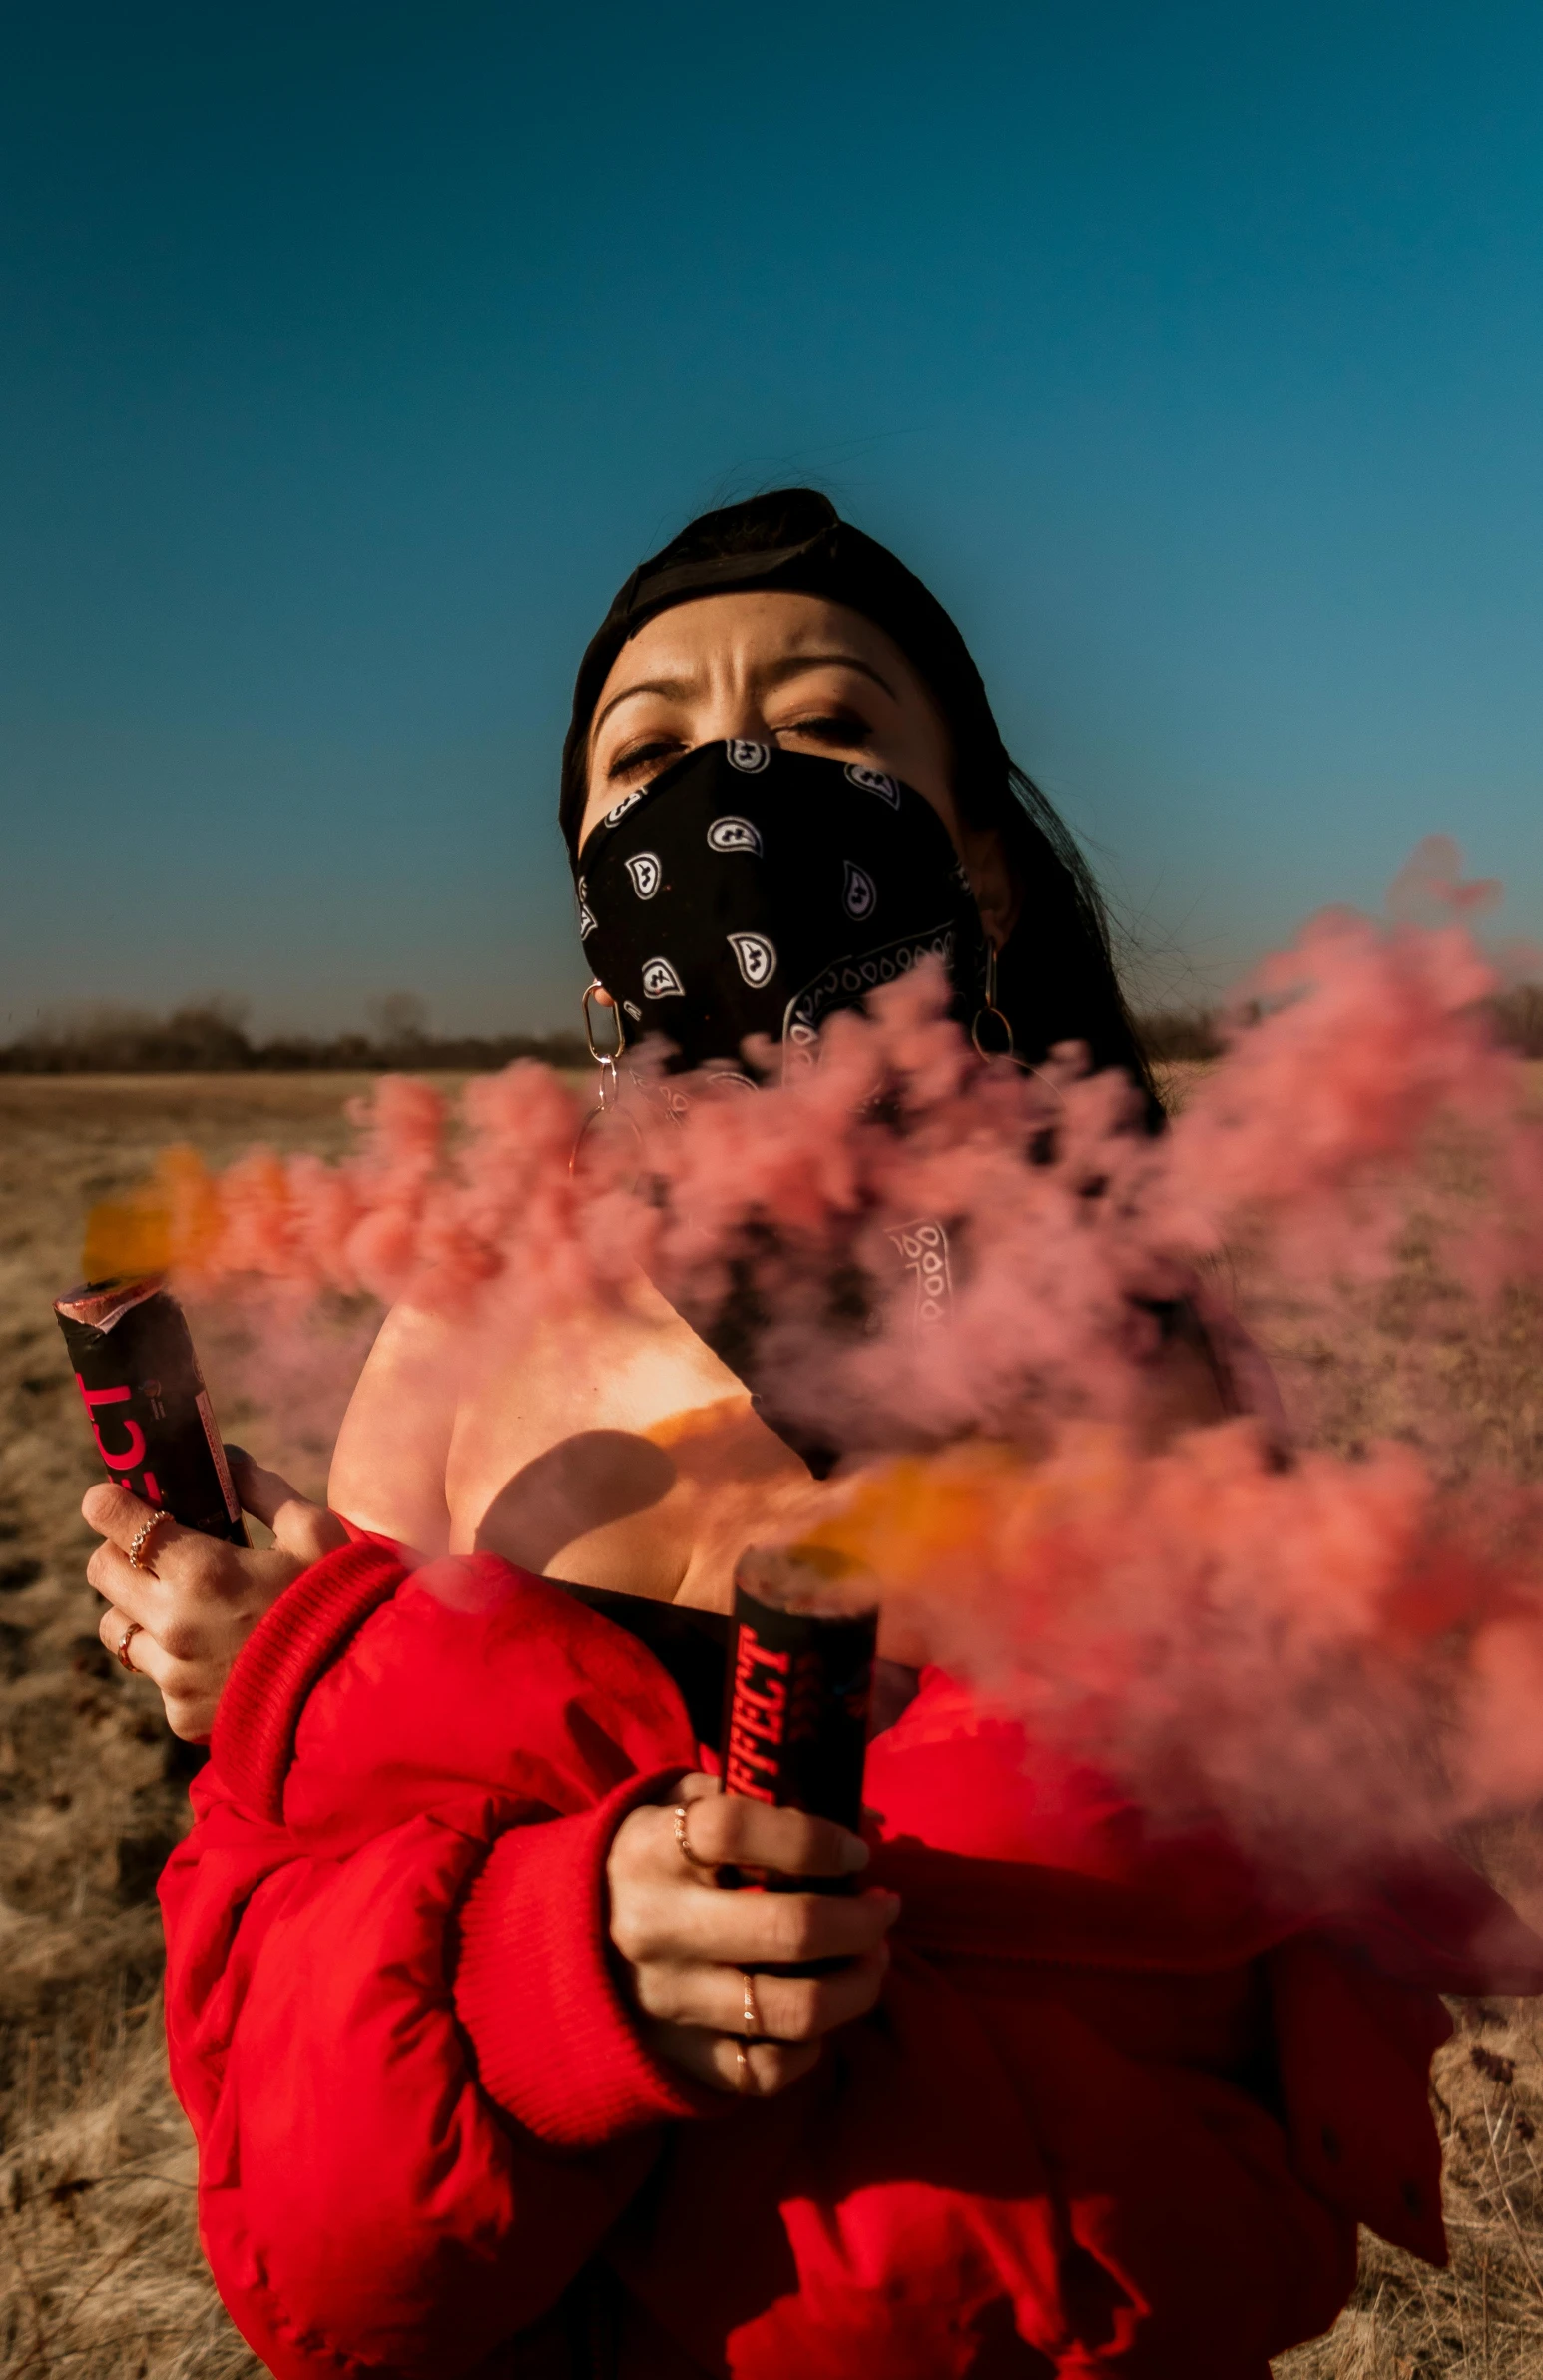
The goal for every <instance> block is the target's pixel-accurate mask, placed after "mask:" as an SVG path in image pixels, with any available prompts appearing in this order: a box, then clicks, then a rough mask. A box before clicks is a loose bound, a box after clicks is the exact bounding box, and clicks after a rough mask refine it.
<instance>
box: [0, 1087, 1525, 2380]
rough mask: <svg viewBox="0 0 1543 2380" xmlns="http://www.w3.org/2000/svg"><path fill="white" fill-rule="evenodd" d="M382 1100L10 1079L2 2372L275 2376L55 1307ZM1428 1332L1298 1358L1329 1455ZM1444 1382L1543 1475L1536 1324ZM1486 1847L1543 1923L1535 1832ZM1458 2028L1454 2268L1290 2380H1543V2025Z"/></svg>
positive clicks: (1363, 1323) (1376, 1323)
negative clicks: (191, 2001) (222, 2164)
mask: <svg viewBox="0 0 1543 2380" xmlns="http://www.w3.org/2000/svg"><path fill="white" fill-rule="evenodd" d="M361 1087H362V1082H361V1081H349V1080H347V1079H346V1078H340V1077H338V1076H335V1075H334V1076H318V1075H302V1076H292V1077H283V1076H274V1075H245V1076H234V1077H232V1076H226V1077H219V1076H216V1077H205V1078H199V1077H194V1076H188V1075H181V1076H176V1077H162V1078H149V1077H145V1076H139V1077H105V1078H101V1079H98V1080H93V1079H91V1078H83V1077H79V1076H76V1077H69V1078H63V1079H59V1078H55V1079H49V1078H38V1077H27V1076H12V1077H10V1078H8V1079H7V1078H0V1410H3V1411H4V1412H5V1414H6V1417H7V1423H6V1429H5V1432H4V1437H3V1442H0V1800H3V1802H4V1805H5V1818H6V1824H5V1827H4V1830H3V1833H0V2380H23V2375H25V2380H252V2376H254V2375H257V2373H258V2372H259V2369H260V2367H259V2366H258V2365H257V2363H256V2362H255V2361H254V2359H253V2358H252V2357H251V2356H250V2355H249V2354H248V2353H247V2351H246V2350H245V2348H244V2347H243V2345H242V2342H241V2340H240V2339H239V2338H238V2337H237V2336H236V2334H235V2332H234V2331H233V2329H232V2328H231V2325H230V2324H229V2322H228V2321H227V2320H226V2318H225V2315H224V2314H223V2312H222V2310H221V2308H220V2306H219V2304H218V2302H217V2301H216V2299H215V2297H214V2294H213V2292H212V2290H211V2288H210V2286H209V2282H208V2279H207V2277H206V2275H205V2272H204V2268H203V2264H202V2261H201V2259H200V2256H199V2252H198V2244H197V2239H196V2236H195V2230H194V2218H193V2155H192V2148H191V2143H190V2141H189V2138H188V2134H187V2130H186V2126H185V2125H184V2123H183V2120H182V2117H181V2114H180V2112H179V2111H178V2109H177V2107H176V2104H175V2102H174V2101H173V2099H172V2097H171V2093H170V2090H169V2088H168V2086H167V2082H166V2078H165V2066H164V2059H163V2055H162V2050H161V2036H160V2011H159V2001H158V1979H159V1974H160V1964H161V1947H160V1929H159V1924H158V1921H157V1914H156V1909H155V1904H154V1899H153V1885H154V1877H155V1873H156V1871H157V1868H158V1867H159V1865H160V1862H161V1860H162V1858H163V1857H164V1855H165V1852H166V1849H167V1847H168V1845H169V1844H170V1842H171V1841H172V1840H173V1839H174V1838H175V1836H176V1835H177V1834H178V1833H179V1832H180V1831H181V1829H182V1827H183V1825H184V1824H185V1811H186V1773H187V1760H186V1756H185V1755H184V1754H183V1752H182V1751H181V1749H180V1748H179V1747H178V1746H177V1745H176V1744H175V1743H174V1742H173V1740H172V1739H171V1738H170V1737H169V1736H168V1735H167V1733H166V1731H165V1729H164V1727H163V1726H162V1724H161V1720H160V1709H159V1703H158V1701H157V1698H156V1696H155V1695H154V1693H153V1692H152V1690H151V1689H150V1688H148V1687H146V1686H144V1685H137V1684H135V1683H134V1681H132V1680H131V1679H129V1678H127V1677H126V1676H124V1675H123V1674H122V1673H121V1672H120V1671H119V1670H118V1669H117V1668H116V1666H115V1665H114V1664H113V1663H112V1662H111V1661H109V1660H108V1658H107V1657H106V1655H105V1654H104V1653H103V1651H102V1648H101V1646H100V1644H99V1642H98V1640H97V1635H96V1618H97V1613H98V1611H99V1609H100V1605H99V1604H98V1601H97V1598H96V1597H95V1596H94V1595H93V1594H92V1592H91V1590H90V1589H89V1588H88V1587H87V1586H86V1585H85V1583H84V1579H83V1569H84V1562H85V1556H86V1553H87V1551H88V1550H89V1547H90V1544H91V1542H92V1540H91V1538H90V1537H89V1534H88V1532H87V1531H86V1529H85V1528H84V1526H83V1524H82V1523H81V1522H80V1521H79V1519H78V1518H77V1517H76V1506H77V1504H78V1502H79V1498H80V1494H81V1492H82V1490H83V1489H84V1488H85V1487H87V1486H88V1485H89V1483H90V1481H91V1480H92V1478H93V1477H94V1476H95V1473H94V1467H93V1465H92V1464H91V1462H90V1461H89V1460H88V1453H87V1446H86V1443H85V1435H84V1430H83V1428H82V1425H81V1418H80V1414H79V1410H78V1407H77V1405H76V1402H75V1398H74V1392H73V1389H72V1386H71V1383H70V1379H69V1375H68V1372H67V1371H66V1368H65V1365H64V1361H63V1351H62V1347H61V1344H60V1342H59V1339H58V1335H57V1332H56V1330H55V1328H54V1324H53V1320H52V1317H51V1315H50V1313H49V1300H50V1298H51V1297H52V1296H53V1295H55V1294H56V1293H57V1291H58V1290H59V1288H60V1287H61V1286H63V1285H64V1284H66V1283H68V1282H69V1281H70V1280H71V1279H73V1278H74V1275H75V1270H76V1259H77V1251H78V1246H79V1237H80V1228H81V1222H82V1219H83V1216H84V1212H85V1209H86V1207H87V1206H88V1205H89V1204H90V1203H91V1202H92V1201H93V1200H94V1199H97V1198H101V1197H105V1196H110V1195H113V1194H114V1193H116V1192H118V1191H120V1190H122V1189H123V1188H125V1187H127V1186H128V1184H129V1183H130V1182H132V1181H133V1180H134V1179H136V1178H137V1177H138V1176H139V1175H140V1174H141V1173H142V1172H143V1171H144V1170H145V1168H146V1166H147V1165H148V1163H149V1161H150V1160H151V1158H152V1157H153V1156H154V1154H155V1152H156V1151H157V1149H159V1148H161V1147H163V1146H164V1145H165V1144H166V1142H168V1141H169V1140H175V1139H187V1140H192V1141H194V1142H195V1143H196V1144H197V1145H198V1146H199V1147H200V1148H202V1149H203V1150H204V1152H205V1153H206V1155H208V1156H209V1157H210V1158H211V1159H212V1160H213V1161H216V1162H219V1161H222V1160H224V1159H225V1158H227V1157H229V1156H231V1155H233V1154H235V1153H236V1151H237V1150H238V1149H240V1148H242V1147H244V1146H245V1145H246V1144H247V1143H248V1142H250V1141H251V1140H253V1139H265V1140H268V1141H270V1142H272V1143H274V1144H276V1145H279V1146H283V1147H294V1146H306V1147H312V1148H316V1149H319V1150H321V1151H323V1152H325V1153H331V1152H333V1151H335V1150H337V1149H338V1148H340V1147H341V1146H342V1145H343V1143H344V1141H345V1139H346V1137H347V1134H346V1127H345V1125H344V1123H343V1120H342V1117H341V1105H342V1099H343V1097H344V1096H345V1095H346V1094H347V1093H348V1092H350V1091H352V1090H355V1089H358V1088H361ZM1416 1337H1417V1334H1415V1333H1414V1332H1413V1329H1412V1323H1411V1314H1410V1310H1409V1306H1408V1300H1407V1298H1405V1300H1404V1303H1403V1304H1402V1305H1400V1304H1399V1301H1398V1300H1397V1299H1396V1298H1395V1299H1394V1300H1392V1301H1391V1302H1387V1303H1384V1304H1383V1305H1381V1306H1379V1307H1375V1308H1374V1309H1372V1308H1368V1310H1367V1311H1366V1312H1365V1313H1363V1314H1362V1315H1360V1316H1358V1317H1357V1326H1356V1337H1355V1340H1354V1344H1353V1346H1351V1347H1350V1348H1349V1349H1348V1350H1346V1349H1344V1348H1340V1349H1338V1350H1336V1351H1335V1352H1333V1357H1332V1361H1331V1362H1328V1361H1325V1360H1324V1351H1323V1347H1322V1344H1321V1343H1320V1342H1314V1341H1313V1339H1312V1336H1311V1333H1310V1332H1305V1331H1304V1332H1303V1333H1301V1334H1300V1335H1299V1337H1298V1339H1297V1340H1296V1341H1294V1342H1292V1343H1290V1344H1288V1345H1286V1346H1285V1347H1283V1349H1282V1351H1281V1352H1282V1353H1283V1355H1284V1357H1285V1359H1286V1370H1287V1373H1288V1374H1289V1375H1291V1376H1292V1379H1294V1383H1295V1386H1296V1389H1297V1391H1298V1393H1299V1395H1301V1396H1303V1397H1305V1400H1306V1402H1307V1403H1308V1404H1310V1405H1311V1406H1312V1409H1313V1411H1314V1413H1315V1415H1316V1419H1317V1427H1318V1430H1319V1432H1320V1434H1321V1435H1322V1437H1323V1438H1324V1439H1325V1440H1327V1441H1328V1442H1329V1443H1332V1444H1337V1445H1342V1446H1350V1445H1352V1444H1354V1443H1356V1441H1357V1440H1359V1439H1360V1438H1362V1437H1364V1436H1369V1435H1372V1434H1374V1433H1375V1432H1376V1431H1379V1430H1383V1429H1386V1428H1388V1427H1390V1426H1391V1427H1395V1428H1399V1427H1402V1428H1407V1429H1411V1430H1412V1429H1413V1427H1414V1423H1415V1419H1416V1417H1415V1415H1414V1412H1413V1406H1412V1403H1411V1399H1412V1397H1413V1394H1414V1389H1415V1388H1416V1387H1418V1386H1420V1385H1421V1384H1423V1383H1424V1382H1425V1381H1426V1377H1427V1376H1426V1373H1425V1372H1424V1371H1421V1372H1420V1373H1419V1375H1418V1379H1417V1380H1416V1378H1415V1375H1414V1374H1412V1373H1411V1369H1410V1366H1411V1355H1410V1350H1411V1347H1412V1346H1413V1345H1414V1342H1415V1338H1416ZM1441 1368H1442V1378H1443V1379H1444V1380H1445V1383H1446V1387H1447V1390H1448V1392H1449V1401H1450V1402H1451V1403H1452V1404H1453V1405H1454V1406H1455V1407H1459V1408H1460V1409H1461V1410H1462V1412H1463V1414H1464V1416H1465V1421H1464V1441H1463V1443H1464V1446H1465V1448H1466V1449H1467V1450H1468V1451H1469V1452H1470V1453H1471V1452H1472V1451H1473V1450H1475V1449H1476V1450H1477V1451H1479V1452H1487V1453H1488V1455H1489V1456H1490V1457H1491V1459H1493V1460H1497V1461H1500V1462H1503V1463H1505V1464H1506V1465H1507V1466H1508V1467H1509V1468H1511V1469H1513V1470H1516V1471H1519V1472H1522V1473H1525V1474H1528V1475H1530V1476H1533V1477H1537V1476H1540V1474H1543V1365H1540V1363H1539V1358H1538V1331H1537V1316H1536V1314H1535V1312H1533V1311H1532V1310H1530V1309H1523V1308H1520V1307H1518V1308H1516V1309H1515V1310H1513V1311H1512V1313H1511V1314H1510V1315H1509V1316H1508V1317H1507V1318H1506V1319H1505V1321H1504V1322H1503V1325H1502V1327H1500V1328H1499V1329H1497V1330H1495V1331H1492V1332H1490V1333H1488V1334H1487V1335H1484V1336H1483V1337H1482V1338H1478V1337H1475V1336H1474V1334H1473V1333H1472V1332H1471V1331H1467V1332H1464V1330H1463V1329H1462V1328H1457V1327H1454V1334H1453V1336H1452V1338H1451V1341H1450V1343H1449V1344H1448V1346H1447V1349H1446V1353H1445V1354H1444V1355H1443V1356H1442V1357H1441ZM212 1369H213V1370H214V1371H215V1375H216V1376H215V1379H214V1384H213V1385H214V1387H215V1390H216V1401H217V1406H218V1408H219V1410H220V1411H221V1415H222V1420H223V1421H224V1422H225V1424H226V1426H227V1428H228V1429H230V1430H231V1431H232V1432H233V1433H239V1432H240V1431H241V1430H242V1429H243V1428H244V1427H246V1426H248V1425H250V1424H252V1423H254V1421H255V1416H254V1413H253V1410H252V1407H251V1405H247V1406H245V1407H244V1404H243V1401H242V1398H241V1397H240V1396H239V1395H238V1394H236V1393H235V1391H234V1389H233V1382H234V1381H235V1379H236V1377H237V1376H236V1375H235V1374H228V1376H227V1378H226V1379H225V1380H224V1381H222V1380H221V1379H220V1377H219V1371H218V1367H212ZM1325 1378H1326V1379H1327V1382H1328V1385H1327V1386H1324V1385H1323V1383H1324V1381H1325ZM1314 1382H1317V1383H1318V1384H1319V1385H1318V1386H1317V1387H1316V1388H1314V1387H1313V1385H1312V1384H1313V1383H1314ZM1291 1385H1292V1380H1291V1379H1288V1382H1287V1386H1288V1388H1289V1387H1290V1386H1291ZM253 1435H254V1438H255V1441H256V1448H257V1451H258V1452H259V1453H263V1454H268V1455H275V1456H276V1455H279V1454H280V1453H281V1454H283V1455H284V1457H285V1458H286V1459H288V1460H291V1461H295V1462H296V1463H297V1464H298V1466H299V1468H300V1469H301V1470H304V1469H305V1468H306V1467H307V1457H306V1454H305V1451H304V1450H303V1449H297V1448H295V1447H294V1446H293V1445H290V1446H287V1447H280V1446H279V1445H277V1444H275V1443H274V1441H273V1440H272V1438H271V1436H270V1434H269V1432H268V1430H266V1429H264V1427H263V1425H262V1424H261V1423H260V1422H257V1426H256V1427H255V1428H254V1431H253ZM1477 1848H1478V1849H1479V1850H1480V1851H1481V1854H1482V1856H1483V1859H1484V1864H1485V1865H1486V1866H1488V1867H1489V1868H1490V1869H1491V1870H1492V1872H1493V1873H1494V1874H1495V1876H1496V1880H1497V1881H1498V1882H1501V1883H1502V1884H1503V1885H1504V1886H1505V1887H1506V1888H1507V1889H1510V1890H1512V1891H1513V1892H1514V1895H1515V1897H1516V1898H1517V1899H1518V1901H1519V1902H1520V1903H1521V1904H1522V1905H1523V1907H1524V1908H1525V1909H1526V1910H1528V1911H1529V1913H1530V1914H1532V1915H1533V1916H1534V1919H1536V1918H1537V1917H1538V1916H1540V1915H1543V1854H1540V1851H1539V1847H1538V1841H1537V1838H1536V1837H1535V1836H1534V1834H1533V1833H1532V1831H1531V1830H1530V1829H1528V1828H1526V1827H1521V1826H1519V1827H1516V1828H1514V1829H1512V1830H1510V1831H1509V1833H1507V1834H1506V1835H1504V1836H1499V1835H1496V1836H1494V1837H1492V1838H1491V1839H1490V1840H1489V1841H1488V1842H1487V1843H1486V1844H1485V1845H1483V1846H1481V1847H1477ZM1456 2013H1457V2015H1458V2018H1459V2030H1458V2032H1457V2035H1456V2037H1455V2038H1454V2040H1453V2042H1452V2043H1451V2044H1450V2045H1449V2047H1448V2048H1447V2049H1446V2050H1444V2051H1443V2052H1442V2053H1441V2055H1440V2057H1439V2058H1438V2060H1437V2062H1436V2074H1435V2084H1436V2106H1437V2111H1438V2117H1439V2120H1440V2122H1441V2125H1442V2130H1443V2135H1444V2137H1445V2139H1446V2142H1447V2173H1446V2183H1447V2206H1448V2219H1449V2224H1450V2229H1451V2238H1452V2248H1453V2262H1452V2266H1451V2269H1450V2270H1449V2271H1448V2272H1446V2273H1433V2272H1431V2271H1430V2270H1429V2269H1428V2268H1427V2267H1425V2266H1422V2265H1419V2264H1417V2263H1415V2262H1414V2261H1413V2260H1412V2259H1410V2258H1408V2257H1404V2256H1400V2255H1397V2254H1395V2253H1394V2252H1393V2251H1391V2250H1389V2249H1387V2248H1385V2247H1383V2246H1382V2245H1381V2244H1380V2243H1379V2242H1378V2241H1376V2240H1374V2239H1370V2238H1368V2239H1367V2240H1366V2241H1365V2242H1364V2252H1363V2258H1362V2268H1361V2278H1360V2284H1359V2287H1358V2289H1357V2292H1356V2298H1355V2302H1354V2304H1353V2305H1352V2306H1351V2307H1350V2309H1349V2310H1348V2311H1347V2312H1346V2313H1345V2315H1344V2316H1343V2317H1342V2319H1341V2320H1340V2322H1339V2323H1338V2324H1337V2325H1336V2327H1335V2329H1334V2330H1333V2331H1332V2332H1331V2333H1330V2335H1329V2336H1328V2338H1327V2339H1324V2340H1320V2341H1318V2342H1316V2343H1315V2344H1313V2345H1311V2346H1308V2347H1303V2348H1300V2349H1298V2350H1297V2351H1296V2352H1295V2353H1294V2354H1293V2355H1290V2356H1287V2357H1285V2358H1283V2359H1282V2361H1281V2362H1280V2363H1279V2364H1278V2366H1277V2372H1278V2375H1279V2376H1280V2380H1414V2376H1415V2375H1419V2376H1420V2380H1427V2376H1428V2380H1435V2376H1436V2375H1441V2376H1442V2380H1448V2376H1450V2380H1480V2375H1483V2380H1520V2376H1521V2375H1524V2374H1525V2375H1527V2376H1528V2380H1537V2375H1540V2374H1543V2153H1540V2151H1543V2041H1540V2038H1539V2034H1538V2030H1537V2026H1538V2014H1537V2009H1536V2006H1535V2004H1533V2003H1530V2002H1497V2003H1493V2004H1490V2003H1468V2004H1463V2005H1461V2006H1460V2007H1459V2008H1458V2009H1457V2012H1456ZM1176 2380H1177V2376H1176ZM1184 2380H1192V2376H1191V2375H1185V2376H1184ZM1193 2380H1203V2376H1202V2375H1198V2374H1197V2375H1194V2376H1193Z"/></svg>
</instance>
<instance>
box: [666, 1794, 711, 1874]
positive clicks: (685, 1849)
mask: <svg viewBox="0 0 1543 2380" xmlns="http://www.w3.org/2000/svg"><path fill="white" fill-rule="evenodd" d="M690 1809H691V1804H690V1802H677V1803H676V1805H675V1809H674V1811H673V1812H672V1816H673V1817H674V1819H675V1847H676V1849H677V1851H678V1852H679V1853H680V1855H681V1857H682V1859H683V1860H685V1862H686V1864H687V1866H688V1867H689V1868H707V1869H709V1870H710V1871H711V1872H712V1874H713V1875H715V1876H716V1875H717V1874H718V1869H719V1863H718V1861H717V1860H707V1859H704V1858H703V1857H702V1855H701V1853H700V1852H696V1851H693V1849H692V1847H691V1841H690V1838H689V1837H688V1835H687V1832H686V1820H687V1815H688V1813H689V1812H690Z"/></svg>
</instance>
